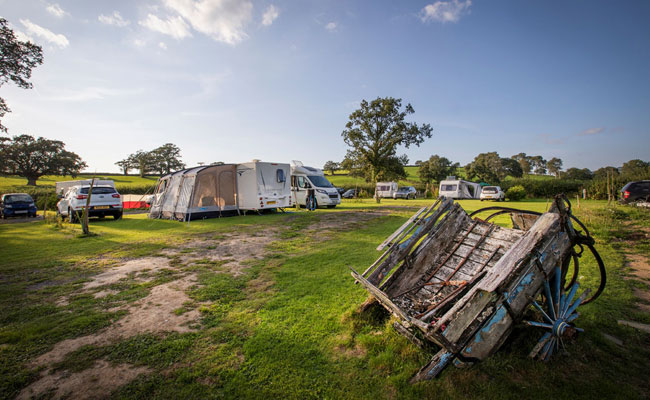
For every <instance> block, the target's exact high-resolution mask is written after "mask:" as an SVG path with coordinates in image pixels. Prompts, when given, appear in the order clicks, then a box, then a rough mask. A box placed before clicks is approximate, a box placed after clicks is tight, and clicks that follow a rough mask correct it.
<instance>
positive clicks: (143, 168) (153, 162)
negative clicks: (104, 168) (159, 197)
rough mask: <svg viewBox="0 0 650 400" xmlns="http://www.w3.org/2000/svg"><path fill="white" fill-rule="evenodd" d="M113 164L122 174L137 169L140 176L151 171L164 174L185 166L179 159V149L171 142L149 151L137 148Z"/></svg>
mask: <svg viewBox="0 0 650 400" xmlns="http://www.w3.org/2000/svg"><path fill="white" fill-rule="evenodd" d="M115 165H117V166H119V167H120V169H121V170H122V172H123V173H124V175H128V173H129V171H130V170H132V169H137V170H138V171H139V172H140V176H145V175H146V174H148V173H151V172H156V173H158V174H160V175H164V174H169V173H170V172H172V171H176V170H179V169H183V168H185V163H183V162H182V161H181V149H180V148H178V146H176V145H175V144H173V143H165V144H164V145H162V146H160V147H157V148H155V149H153V150H151V151H144V150H138V151H136V152H135V153H133V154H129V156H128V157H126V158H125V159H123V160H120V161H118V162H116V163H115Z"/></svg>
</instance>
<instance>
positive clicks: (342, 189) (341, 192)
mask: <svg viewBox="0 0 650 400" xmlns="http://www.w3.org/2000/svg"><path fill="white" fill-rule="evenodd" d="M336 191H337V192H339V196H340V195H342V194H343V193H345V192H346V190H345V188H343V187H337V188H336Z"/></svg>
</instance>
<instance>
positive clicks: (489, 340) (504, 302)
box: [352, 197, 605, 381]
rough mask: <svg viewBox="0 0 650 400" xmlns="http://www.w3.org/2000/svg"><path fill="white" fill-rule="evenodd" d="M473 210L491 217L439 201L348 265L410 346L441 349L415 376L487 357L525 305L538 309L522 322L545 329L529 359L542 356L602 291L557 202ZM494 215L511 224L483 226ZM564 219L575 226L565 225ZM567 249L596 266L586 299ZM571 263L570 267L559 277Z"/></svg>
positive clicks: (579, 235)
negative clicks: (361, 264) (367, 257)
mask: <svg viewBox="0 0 650 400" xmlns="http://www.w3.org/2000/svg"><path fill="white" fill-rule="evenodd" d="M479 211H494V213H493V214H492V215H491V216H490V217H488V218H486V219H485V220H482V219H478V218H474V219H473V218H471V215H468V214H467V213H466V212H465V211H464V210H463V209H462V207H461V206H460V205H459V204H458V203H455V202H454V201H453V200H451V199H442V198H441V199H439V200H438V201H436V203H435V204H433V205H432V206H431V207H425V208H422V209H420V210H419V211H418V212H417V213H415V215H413V216H412V217H411V218H410V219H409V220H408V221H407V222H406V223H405V224H404V225H402V227H400V228H399V229H398V230H397V231H396V232H395V233H394V234H392V235H391V236H390V237H389V238H388V239H386V241H384V243H382V244H381V245H380V246H379V247H378V248H377V249H378V250H384V252H383V254H382V255H381V257H379V259H378V260H377V261H375V262H374V263H373V264H372V265H371V266H370V267H369V268H368V269H367V270H366V271H365V272H363V273H362V274H359V273H357V272H356V271H354V270H352V276H353V277H354V278H355V279H356V280H357V281H358V282H360V283H361V284H362V285H363V286H364V287H365V288H366V289H367V290H368V292H370V294H371V295H372V296H373V297H374V299H376V300H377V301H378V302H379V303H381V305H383V306H384V307H385V308H386V309H388V310H389V311H390V312H391V313H392V314H393V315H395V317H396V318H397V321H398V322H397V323H396V324H395V327H396V329H397V330H398V331H399V332H400V333H402V334H404V335H405V336H407V337H408V338H409V339H411V340H412V341H414V342H415V343H417V344H427V343H433V344H435V345H437V346H439V347H440V348H441V350H440V351H439V352H438V353H437V354H436V355H435V356H434V357H433V358H432V360H431V361H430V362H429V363H428V364H427V365H426V366H424V367H423V368H422V369H421V370H420V371H419V372H418V373H417V374H416V376H415V377H414V380H415V381H418V380H422V379H431V378H432V377H435V376H436V375H437V374H439V373H440V372H441V371H442V369H443V368H444V367H445V366H447V365H448V364H449V363H450V362H452V361H454V362H455V363H466V362H475V361H479V360H483V359H485V358H486V357H488V356H490V355H491V354H493V353H494V352H495V351H496V350H498V349H499V347H500V346H501V345H502V344H503V343H504V341H505V340H506V339H507V338H508V335H509V334H510V333H511V331H512V329H513V326H514V325H515V323H519V322H521V318H522V317H523V314H524V311H525V310H527V309H528V308H530V306H531V305H533V306H534V307H536V308H537V309H539V311H540V312H541V313H542V321H541V322H540V321H527V323H528V324H529V325H531V326H537V327H541V328H543V329H545V330H546V332H545V334H544V335H543V336H542V339H540V342H539V343H538V344H537V346H535V348H534V349H533V351H532V352H531V356H533V357H538V358H542V359H548V358H549V357H550V356H551V354H553V352H555V351H557V350H559V349H560V347H561V346H564V343H563V338H565V337H566V336H568V335H573V334H575V332H577V331H580V329H579V328H576V327H575V326H574V325H573V321H574V320H575V319H576V318H577V316H578V314H577V311H576V308H577V307H578V306H579V305H580V304H585V303H586V302H588V301H592V300H594V299H595V298H596V297H597V296H598V295H599V294H600V292H602V289H603V288H604V285H605V275H604V266H603V265H602V261H601V260H600V257H599V256H598V253H597V252H596V251H595V249H594V248H593V240H591V238H590V237H589V234H588V231H587V229H586V228H585V227H584V225H582V223H580V221H578V220H577V219H576V218H575V217H573V216H572V215H571V209H570V203H569V202H568V201H567V200H566V198H564V197H557V198H556V199H555V201H554V202H553V205H552V207H551V208H550V210H549V212H546V213H543V214H540V213H536V212H528V211H521V210H512V209H509V208H505V207H489V208H487V209H484V210H479ZM503 213H511V215H512V219H513V226H515V227H516V228H513V229H509V228H504V227H501V226H497V225H495V224H493V223H490V222H489V220H490V219H491V218H492V217H494V216H496V215H499V214H503ZM574 222H577V223H578V224H579V225H580V227H581V228H583V232H580V231H579V230H576V229H574V225H573V223H574ZM574 246H578V247H580V248H582V247H583V246H587V247H588V248H589V249H591V250H592V252H593V253H594V255H595V256H596V259H597V260H598V263H599V266H600V267H601V274H602V282H601V285H600V287H599V289H598V291H597V292H596V294H595V295H594V296H592V297H591V298H589V299H587V297H588V296H589V291H588V290H587V291H584V292H583V293H582V294H581V295H580V296H579V297H577V298H576V292H577V290H578V283H577V282H576V277H577V271H578V263H577V259H578V256H579V255H580V254H579V253H577V252H576V251H575V250H574ZM571 261H574V263H575V264H574V268H573V270H574V273H573V277H572V278H570V279H567V276H568V272H569V269H570V268H569V267H570V264H571ZM540 294H541V296H540ZM538 297H540V298H542V299H543V302H542V304H541V305H540V303H539V302H538V301H536V300H535V299H537V298H538ZM574 300H575V301H574Z"/></svg>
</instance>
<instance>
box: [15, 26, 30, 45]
mask: <svg viewBox="0 0 650 400" xmlns="http://www.w3.org/2000/svg"><path fill="white" fill-rule="evenodd" d="M13 29H14V34H15V35H16V38H17V39H18V40H20V41H21V42H32V43H36V42H35V41H34V38H32V37H31V36H29V35H28V34H26V33H25V32H23V31H19V30H18V29H15V28H13Z"/></svg>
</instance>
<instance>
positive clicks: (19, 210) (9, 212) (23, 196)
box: [0, 193, 36, 218]
mask: <svg viewBox="0 0 650 400" xmlns="http://www.w3.org/2000/svg"><path fill="white" fill-rule="evenodd" d="M0 214H2V218H7V217H25V216H30V217H35V216H36V204H34V199H32V196H30V195H28V194H27V193H7V194H3V195H2V198H0Z"/></svg>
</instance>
